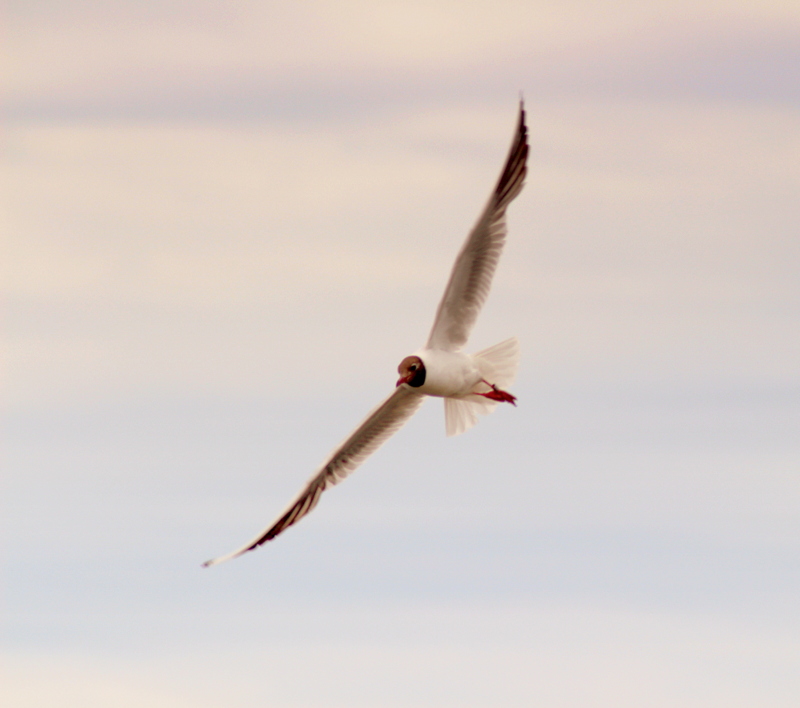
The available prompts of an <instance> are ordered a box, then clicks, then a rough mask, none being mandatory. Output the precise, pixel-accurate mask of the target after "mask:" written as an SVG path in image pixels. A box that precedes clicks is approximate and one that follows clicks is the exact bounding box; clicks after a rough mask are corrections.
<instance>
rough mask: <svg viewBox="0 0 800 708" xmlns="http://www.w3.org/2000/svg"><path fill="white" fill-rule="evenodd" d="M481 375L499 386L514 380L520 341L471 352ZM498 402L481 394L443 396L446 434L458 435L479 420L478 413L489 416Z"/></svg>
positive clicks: (512, 339) (507, 341)
mask: <svg viewBox="0 0 800 708" xmlns="http://www.w3.org/2000/svg"><path fill="white" fill-rule="evenodd" d="M473 357H474V359H475V363H476V364H477V366H478V370H479V371H480V372H481V376H482V377H483V378H484V379H486V380H487V381H488V382H489V383H493V384H495V385H496V386H498V387H500V388H504V387H506V386H510V385H511V384H512V383H514V379H515V378H516V375H517V367H518V366H519V340H518V339H517V338H516V337H512V338H511V339H506V340H505V341H504V342H500V343H499V344H495V345H494V346H493V347H489V348H488V349H484V350H483V351H480V352H478V353H477V354H474V355H473ZM496 407H497V401H492V400H490V399H488V398H484V397H483V396H464V397H463V398H445V399H444V424H445V430H446V432H447V436H448V437H450V436H453V435H461V433H463V432H465V431H467V430H469V429H470V428H471V427H472V426H473V425H475V423H477V422H478V414H480V415H488V414H489V413H491V412H492V411H493V410H494V409H495V408H496Z"/></svg>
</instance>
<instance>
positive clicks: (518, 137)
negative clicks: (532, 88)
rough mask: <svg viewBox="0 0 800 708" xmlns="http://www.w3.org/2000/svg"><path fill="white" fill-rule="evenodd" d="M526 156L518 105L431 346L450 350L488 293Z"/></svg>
mask: <svg viewBox="0 0 800 708" xmlns="http://www.w3.org/2000/svg"><path fill="white" fill-rule="evenodd" d="M527 157H528V129H527V128H526V126H525V109H524V107H523V105H522V102H520V104H519V122H518V124H517V131H516V133H515V135H514V141H513V142H512V143H511V150H510V151H509V153H508V158H507V159H506V164H505V167H504V168H503V171H502V172H501V174H500V179H499V180H498V182H497V186H496V187H495V189H494V191H493V192H492V195H491V197H490V198H489V203H488V204H487V205H486V208H485V209H484V211H483V213H482V214H481V216H480V218H479V219H478V223H477V224H475V226H474V228H473V229H472V231H471V232H470V234H469V236H467V240H466V241H465V242H464V245H463V246H462V248H461V252H460V253H459V254H458V257H457V258H456V262H455V265H454V266H453V272H452V273H451V274H450V281H449V282H448V283H447V287H446V288H445V291H444V296H443V297H442V301H441V302H440V303H439V309H438V310H437V311H436V319H435V320H434V322H433V329H432V330H431V334H430V337H429V338H428V345H427V346H428V347H429V348H431V349H445V350H448V351H455V350H458V349H460V348H461V347H463V346H464V345H465V344H466V343H467V339H468V338H469V333H470V331H471V330H472V326H473V325H474V324H475V320H476V319H477V318H478V314H479V313H480V311H481V307H483V303H484V302H485V301H486V297H487V295H488V294H489V288H490V287H491V285H492V276H493V275H494V271H495V269H496V268H497V262H498V261H499V260H500V253H501V251H502V250H503V244H504V243H505V240H506V208H507V207H508V205H509V204H510V203H511V201H512V200H513V199H514V197H516V196H517V195H518V194H519V193H520V190H521V189H522V186H523V183H524V181H525V174H526V172H527V167H526V165H525V163H526V159H527Z"/></svg>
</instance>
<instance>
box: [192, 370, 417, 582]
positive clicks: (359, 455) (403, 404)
mask: <svg viewBox="0 0 800 708" xmlns="http://www.w3.org/2000/svg"><path fill="white" fill-rule="evenodd" d="M423 398H424V396H423V395H422V394H421V393H419V392H417V391H415V390H414V389H412V388H411V387H410V386H408V385H406V384H403V385H401V386H398V387H397V388H396V389H395V390H394V391H392V393H391V395H389V396H388V397H387V398H386V399H385V400H384V401H383V402H382V403H381V404H380V405H378V406H377V407H376V408H374V409H373V410H372V412H371V413H370V414H369V415H368V416H367V417H366V419H365V420H364V421H363V422H362V423H361V425H359V426H358V428H356V430H355V431H353V433H351V434H350V436H349V437H348V438H347V439H346V440H345V441H344V442H343V443H342V444H341V445H340V446H339V447H338V448H337V449H336V450H335V451H334V452H333V453H332V454H331V456H330V457H329V458H328V459H327V460H326V461H325V463H324V464H323V465H322V466H321V467H320V469H319V470H318V471H317V472H315V473H314V475H313V476H312V477H311V479H309V480H308V483H307V484H306V486H305V487H304V488H303V490H302V491H301V492H300V494H298V495H297V497H296V498H295V499H294V500H293V501H292V502H291V504H289V506H288V507H286V509H284V511H283V512H281V514H280V515H279V516H278V518H277V519H276V520H275V521H273V522H272V524H270V525H269V526H268V527H267V528H266V529H264V531H262V532H261V533H260V534H259V535H258V536H257V537H256V538H254V539H253V540H252V541H250V542H249V543H247V544H245V545H244V546H242V547H241V548H238V549H236V550H235V551H233V552H232V553H229V554H228V555H226V556H221V557H220V558H215V559H213V560H210V561H206V562H205V563H203V567H205V568H208V567H210V566H212V565H218V564H219V563H222V562H224V561H226V560H230V559H231V558H236V557H237V556H240V555H242V554H243V553H247V552H248V551H252V550H253V549H255V548H258V547H259V546H260V545H261V544H263V543H266V542H267V541H271V540H272V539H273V538H275V537H276V536H277V535H278V534H280V533H282V532H283V531H285V530H286V529H287V528H289V527H290V526H292V525H293V524H296V523H297V522H298V521H300V519H302V518H303V517H304V516H306V515H307V514H308V513H309V512H311V511H312V509H313V508H314V507H315V506H316V505H317V504H318V503H319V499H320V497H321V496H322V492H324V491H325V490H326V489H328V488H329V487H333V486H334V485H336V484H338V483H339V482H341V481H342V480H343V479H344V478H345V477H347V475H349V474H350V473H351V472H353V470H355V469H356V468H357V467H358V466H359V465H360V464H361V463H362V462H364V460H366V459H367V458H368V457H369V456H370V455H371V454H372V453H373V452H375V450H377V449H378V448H379V447H380V446H381V445H383V443H385V442H386V441H387V440H388V439H389V438H390V437H391V436H392V435H393V434H394V433H396V432H397V431H398V430H399V429H400V428H401V427H403V425H404V424H405V423H406V422H407V421H408V419H409V418H411V416H412V415H414V413H415V412H416V410H417V408H419V406H420V404H421V403H422V400H423Z"/></svg>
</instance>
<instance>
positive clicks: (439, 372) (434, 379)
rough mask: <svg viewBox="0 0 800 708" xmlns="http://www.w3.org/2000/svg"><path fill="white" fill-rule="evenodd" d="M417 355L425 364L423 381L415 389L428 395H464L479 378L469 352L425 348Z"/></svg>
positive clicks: (472, 388) (473, 386)
mask: <svg viewBox="0 0 800 708" xmlns="http://www.w3.org/2000/svg"><path fill="white" fill-rule="evenodd" d="M417 356H418V357H419V358H420V359H422V363H423V364H424V365H425V383H424V384H423V385H422V386H420V387H419V388H418V389H417V390H418V391H420V392H421V393H425V394H427V395H428V396H464V395H466V394H468V393H470V392H471V391H473V390H474V388H475V385H476V384H477V383H478V382H479V381H480V380H481V374H480V372H479V371H478V367H477V366H475V363H474V361H473V359H472V357H471V356H470V355H469V354H463V353H462V352H447V351H443V350H442V349H427V348H426V349H422V350H421V351H419V352H417Z"/></svg>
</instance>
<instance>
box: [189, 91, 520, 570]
mask: <svg viewBox="0 0 800 708" xmlns="http://www.w3.org/2000/svg"><path fill="white" fill-rule="evenodd" d="M527 132H528V131H527V128H526V126H525V109H524V106H523V104H522V102H520V106H519V120H518V122H517V128H516V131H515V133H514V139H513V141H512V143H511V149H510V150H509V153H508V157H507V158H506V163H505V166H504V167H503V171H502V172H501V173H500V178H499V179H498V181H497V186H496V187H495V188H494V191H493V192H492V194H491V196H490V197H489V202H488V203H487V205H486V207H485V209H484V210H483V213H482V214H481V215H480V217H479V218H478V221H477V223H476V224H475V226H474V227H473V229H472V231H471V232H470V233H469V235H468V236H467V240H466V241H465V242H464V245H463V246H462V247H461V251H460V252H459V254H458V257H457V258H456V262H455V265H454V266H453V271H452V273H451V274H450V280H449V281H448V283H447V287H446V288H445V291H444V295H443V296H442V301H441V302H440V303H439V309H438V310H437V311H436V318H435V319H434V321H433V328H432V329H431V333H430V336H429V337H428V341H427V343H426V344H425V346H424V347H422V349H420V350H419V351H417V352H416V353H414V354H412V355H410V356H407V357H405V358H404V359H403V360H402V361H401V362H400V366H399V367H398V373H399V374H400V378H399V379H398V380H397V384H396V386H395V389H394V391H392V393H391V394H390V395H389V396H388V397H387V398H386V400H384V401H383V402H382V403H381V404H380V405H378V406H377V407H376V408H375V409H374V410H373V411H372V412H371V413H370V414H369V415H368V416H367V417H366V419H365V420H364V422H363V423H361V425H359V426H358V428H356V429H355V431H354V432H353V433H352V434H351V435H350V436H349V437H348V438H347V439H346V440H345V441H344V442H343V443H342V444H341V445H340V446H339V447H338V448H337V449H336V450H335V451H334V452H333V453H332V454H331V455H330V457H328V459H327V460H326V461H325V462H324V464H323V465H322V466H321V467H320V469H319V470H318V471H317V472H315V473H314V476H313V477H311V479H310V480H309V481H308V483H307V484H306V486H305V487H304V489H303V490H302V491H301V492H300V494H299V495H298V496H297V497H296V498H295V499H294V500H293V501H292V503H291V504H289V506H288V507H286V509H285V510H284V511H283V512H282V513H281V514H280V515H279V516H278V518H277V519H276V520H275V521H274V522H273V523H272V524H270V525H269V526H268V527H267V528H266V529H265V530H264V531H262V532H261V533H260V534H259V535H258V536H256V538H254V539H253V540H252V541H250V542H249V543H247V544H245V545H244V546H242V547H241V548H238V549H237V550H235V551H233V552H232V553H229V554H228V555H226V556H221V557H220V558H215V559H213V560H210V561H206V562H205V563H204V564H203V565H204V566H205V567H208V566H212V565H216V564H217V563H222V562H223V561H226V560H229V559H231V558H235V557H236V556H240V555H242V554H243V553H246V552H247V551H252V550H253V549H255V548H258V546H260V545H261V544H263V543H266V542H267V541H271V540H272V539H273V538H275V537H276V536H277V535H278V534H280V533H282V532H283V531H285V530H286V529H287V528H289V527H290V526H292V525H293V524H296V523H297V522H298V521H300V519H302V518H303V517H304V516H305V515H306V514H308V513H309V512H310V511H311V510H312V509H313V508H314V507H315V506H316V505H317V503H318V502H319V498H320V496H321V495H322V493H323V492H324V491H325V490H326V489H328V488H329V487H332V486H334V485H335V484H338V483H339V482H341V481H342V480H343V479H344V478H345V477H347V475H349V474H350V473H351V472H352V471H353V470H355V469H356V468H357V467H358V466H359V465H360V464H361V463H362V462H364V460H366V459H367V457H369V456H370V455H371V454H372V453H373V452H375V450H377V449H378V448H379V447H380V446H381V445H383V443H385V442H386V441H387V440H388V439H389V438H390V437H391V436H392V435H393V434H394V433H396V432H397V431H398V430H399V429H400V428H401V427H402V426H403V425H404V424H405V423H406V421H408V419H409V418H411V416H412V415H413V414H414V413H415V412H416V410H417V409H418V408H419V406H420V404H421V403H422V401H423V400H424V398H425V397H426V396H435V397H438V398H443V399H444V414H445V429H446V432H447V435H459V434H460V433H463V432H464V431H465V430H467V429H469V428H471V427H472V426H473V425H475V423H477V422H478V418H477V415H476V414H478V413H481V414H487V413H491V412H492V411H493V410H494V408H495V407H496V406H497V404H498V403H501V402H506V403H511V404H512V405H516V403H515V401H516V398H515V396H512V395H511V394H510V393H508V392H507V391H505V390H503V388H501V387H506V386H508V385H510V384H511V383H512V382H513V379H514V376H515V375H516V371H517V366H518V364H519V342H518V341H517V339H516V337H512V338H511V339H507V340H505V341H504V342H500V344H496V345H494V346H493V347H489V348H488V349H484V350H483V351H480V352H478V353H476V354H465V353H464V352H462V351H461V349H462V347H463V346H464V345H465V344H466V343H467V339H468V337H469V333H470V331H471V330H472V327H473V325H474V324H475V320H476V319H477V318H478V314H479V313H480V310H481V307H483V303H484V302H485V301H486V297H487V296H488V294H489V288H490V287H491V284H492V277H493V276H494V272H495V269H496V268H497V263H498V261H499V260H500V253H501V252H502V250H503V244H504V243H505V240H506V209H507V208H508V205H509V204H510V203H511V201H512V200H513V199H514V197H516V196H517V195H518V194H519V193H520V191H521V190H522V186H523V183H524V181H525V174H526V172H527V167H526V160H527V157H528V138H527Z"/></svg>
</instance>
